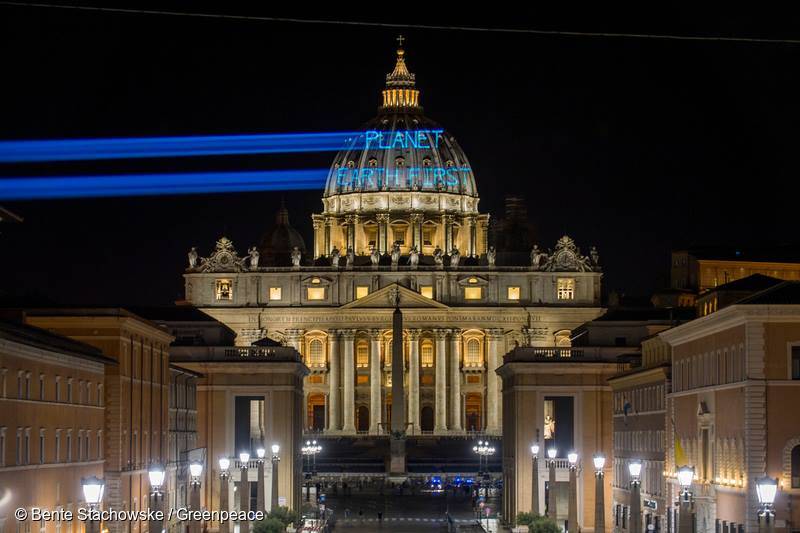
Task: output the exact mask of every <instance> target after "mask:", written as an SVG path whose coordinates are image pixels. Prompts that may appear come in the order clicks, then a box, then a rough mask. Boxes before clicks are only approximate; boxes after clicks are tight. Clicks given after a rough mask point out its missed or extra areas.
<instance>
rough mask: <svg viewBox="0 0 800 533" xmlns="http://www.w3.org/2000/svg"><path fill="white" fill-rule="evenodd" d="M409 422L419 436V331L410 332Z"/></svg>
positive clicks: (412, 430) (414, 432) (412, 330)
mask: <svg viewBox="0 0 800 533" xmlns="http://www.w3.org/2000/svg"><path fill="white" fill-rule="evenodd" d="M408 422H409V423H410V424H411V434H412V435H419V431H420V428H419V330H418V329H410V330H408Z"/></svg>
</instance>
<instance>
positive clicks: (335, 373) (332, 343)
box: [328, 329, 342, 431]
mask: <svg viewBox="0 0 800 533" xmlns="http://www.w3.org/2000/svg"><path fill="white" fill-rule="evenodd" d="M328 357H329V365H330V366H329V367H328V387H329V391H328V431H337V430H339V429H342V423H341V421H340V420H339V389H340V387H341V384H340V383H339V382H340V381H341V380H340V378H339V332H338V331H337V330H335V329H331V330H328Z"/></svg>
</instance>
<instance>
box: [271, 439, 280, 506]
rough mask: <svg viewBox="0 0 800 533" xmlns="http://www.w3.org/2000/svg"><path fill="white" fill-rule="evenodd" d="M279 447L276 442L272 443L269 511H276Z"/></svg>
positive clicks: (277, 503) (277, 501)
mask: <svg viewBox="0 0 800 533" xmlns="http://www.w3.org/2000/svg"><path fill="white" fill-rule="evenodd" d="M280 451H281V447H280V445H279V444H278V443H275V444H273V445H272V498H271V502H270V511H276V510H277V509H278V505H279V502H280V500H279V499H278V463H279V462H280V460H281V458H280V456H279V455H278V453H279V452H280Z"/></svg>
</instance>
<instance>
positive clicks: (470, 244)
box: [463, 216, 475, 257]
mask: <svg viewBox="0 0 800 533" xmlns="http://www.w3.org/2000/svg"><path fill="white" fill-rule="evenodd" d="M463 222H464V231H465V242H466V245H467V246H466V248H467V249H466V250H465V251H466V256H467V257H472V256H474V255H475V217H472V216H466V217H464V218H463Z"/></svg>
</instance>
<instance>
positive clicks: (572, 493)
mask: <svg viewBox="0 0 800 533" xmlns="http://www.w3.org/2000/svg"><path fill="white" fill-rule="evenodd" d="M567 530H568V531H569V533H578V531H580V526H578V467H577V466H576V465H572V466H570V467H569V508H568V509H567Z"/></svg>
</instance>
